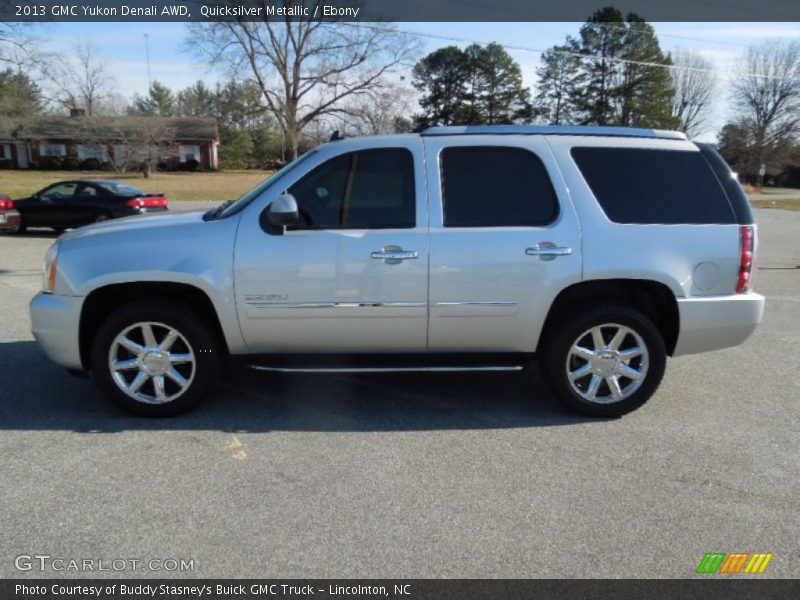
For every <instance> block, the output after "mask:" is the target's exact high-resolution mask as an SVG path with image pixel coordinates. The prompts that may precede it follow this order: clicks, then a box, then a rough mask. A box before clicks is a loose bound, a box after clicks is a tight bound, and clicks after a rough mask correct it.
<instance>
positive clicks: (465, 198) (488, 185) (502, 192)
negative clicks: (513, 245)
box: [440, 146, 558, 227]
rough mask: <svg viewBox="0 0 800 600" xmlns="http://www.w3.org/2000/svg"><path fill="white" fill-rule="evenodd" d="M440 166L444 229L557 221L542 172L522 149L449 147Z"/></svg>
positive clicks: (537, 161)
mask: <svg viewBox="0 0 800 600" xmlns="http://www.w3.org/2000/svg"><path fill="white" fill-rule="evenodd" d="M440 162H441V173H442V202H443V205H444V225H445V227H515V226H541V225H547V224H548V223H551V222H553V221H554V220H555V219H556V217H557V216H558V200H557V199H556V193H555V190H554V189H553V184H552V183H551V181H550V176H549V175H548V173H547V169H546V168H545V166H544V163H542V161H541V159H540V158H539V157H538V156H536V155H535V154H534V153H532V152H530V151H528V150H526V149H524V148H513V147H506V146H458V147H450V148H445V149H443V150H442V152H441V156H440Z"/></svg>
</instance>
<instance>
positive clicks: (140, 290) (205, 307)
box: [78, 281, 228, 371]
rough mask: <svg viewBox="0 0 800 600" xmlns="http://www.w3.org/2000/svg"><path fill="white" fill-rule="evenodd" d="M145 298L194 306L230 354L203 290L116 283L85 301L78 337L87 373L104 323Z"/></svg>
mask: <svg viewBox="0 0 800 600" xmlns="http://www.w3.org/2000/svg"><path fill="white" fill-rule="evenodd" d="M144 298H162V299H168V300H174V301H179V302H184V303H186V304H188V305H190V306H191V307H192V308H193V309H194V310H196V311H197V312H198V313H199V314H200V315H201V316H202V317H203V318H204V319H206V321H207V322H208V323H209V324H210V325H211V326H212V328H213V330H214V334H215V335H216V336H217V338H218V340H219V342H220V344H221V348H222V349H223V351H224V352H225V353H226V354H228V344H227V340H226V339H225V335H224V333H223V329H222V324H221V323H220V320H219V316H218V314H217V311H216V309H215V307H214V304H213V302H212V301H211V298H210V297H209V296H208V294H207V293H206V292H204V291H203V290H202V289H200V288H199V287H196V286H193V285H191V284H187V283H176V282H167V281H137V282H130V283H114V284H109V285H105V286H102V287H99V288H97V289H95V290H93V291H92V292H91V293H89V295H88V296H86V300H84V302H83V306H82V308H81V316H80V326H79V330H78V338H79V347H80V357H81V364H82V366H83V368H84V369H85V370H87V371H88V370H91V366H92V365H91V354H92V341H93V340H94V337H95V333H96V332H97V329H98V328H99V327H100V324H101V323H102V322H103V321H104V320H105V319H106V318H107V317H108V315H110V314H111V313H112V312H113V311H114V310H116V309H118V308H120V307H122V306H125V305H126V304H130V303H131V302H136V301H138V300H142V299H144Z"/></svg>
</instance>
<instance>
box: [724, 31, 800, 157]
mask: <svg viewBox="0 0 800 600" xmlns="http://www.w3.org/2000/svg"><path fill="white" fill-rule="evenodd" d="M741 64H742V70H743V73H741V74H740V75H738V76H737V78H736V80H735V81H734V83H733V99H734V103H735V106H736V109H737V111H738V113H739V114H738V119H737V121H738V122H739V123H742V124H743V125H744V126H745V127H746V128H748V129H749V130H750V131H751V132H752V138H753V140H754V143H753V146H752V148H751V150H752V159H753V160H754V161H755V162H756V163H757V164H767V166H768V167H770V166H772V167H779V166H780V165H778V164H777V163H779V162H782V161H784V160H785V159H786V158H787V156H786V153H787V149H788V148H790V147H791V146H792V143H793V141H794V140H795V139H796V137H797V135H798V133H800V42H796V41H783V42H778V41H775V42H767V43H765V44H762V45H759V46H753V47H751V48H749V49H748V50H747V52H746V53H745V55H744V56H743V57H742V61H741Z"/></svg>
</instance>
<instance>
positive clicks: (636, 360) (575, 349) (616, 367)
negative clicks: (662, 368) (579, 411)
mask: <svg viewBox="0 0 800 600" xmlns="http://www.w3.org/2000/svg"><path fill="white" fill-rule="evenodd" d="M647 367H648V354H647V346H646V345H645V343H644V340H643V339H642V337H641V336H640V335H639V334H638V333H636V332H635V331H634V330H633V329H631V328H630V327H625V326H624V325H619V324H617V323H606V324H604V325H598V326H596V327H592V328H591V329H589V330H587V331H585V332H583V333H582V334H581V335H580V336H578V339H577V340H575V342H574V343H573V344H572V346H571V347H570V349H569V353H568V354H567V363H566V369H567V380H568V381H569V383H570V386H571V387H572V389H573V391H574V392H575V393H577V394H578V395H579V396H580V397H581V398H583V399H584V400H586V401H588V402H593V403H597V404H610V403H612V402H619V401H620V400H625V399H626V398H629V397H630V396H631V395H632V394H633V393H634V392H636V390H638V389H639V388H640V387H641V385H642V383H643V382H644V379H645V377H646V376H647Z"/></svg>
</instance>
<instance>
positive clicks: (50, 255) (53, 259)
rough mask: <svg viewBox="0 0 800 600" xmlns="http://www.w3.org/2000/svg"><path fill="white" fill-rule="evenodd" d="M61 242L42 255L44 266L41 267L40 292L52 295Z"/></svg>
mask: <svg viewBox="0 0 800 600" xmlns="http://www.w3.org/2000/svg"><path fill="white" fill-rule="evenodd" d="M60 246H61V242H58V241H57V242H56V243H55V244H53V245H52V246H50V248H49V249H48V250H47V254H45V255H44V266H43V267H42V290H43V291H44V292H46V293H48V294H52V293H53V289H54V288H55V287H56V269H57V268H58V250H59V247H60Z"/></svg>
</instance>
